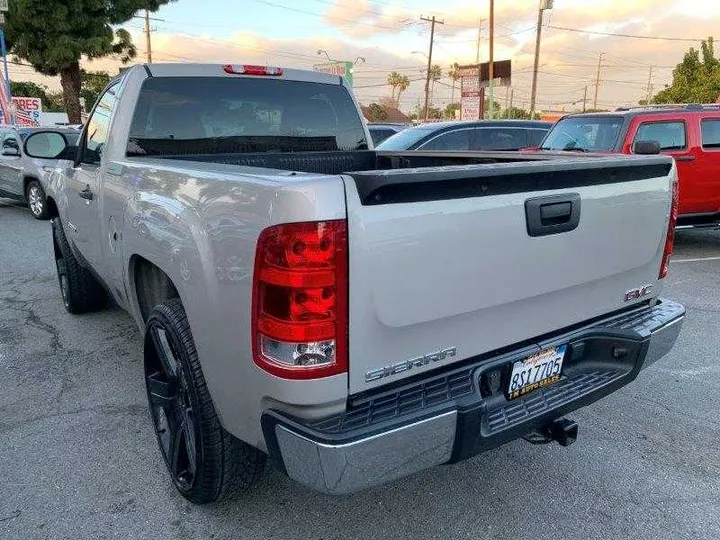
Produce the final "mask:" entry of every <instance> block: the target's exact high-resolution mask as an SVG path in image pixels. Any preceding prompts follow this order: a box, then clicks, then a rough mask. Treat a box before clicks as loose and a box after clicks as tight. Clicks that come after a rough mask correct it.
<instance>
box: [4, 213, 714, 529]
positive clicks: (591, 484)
mask: <svg viewBox="0 0 720 540" xmlns="http://www.w3.org/2000/svg"><path fill="white" fill-rule="evenodd" d="M713 258H714V259H713ZM719 279H720V231H715V230H684V231H679V232H678V235H677V245H676V251H675V255H674V261H673V263H672V266H671V275H670V277H669V278H668V280H667V285H666V290H665V293H664V294H665V295H667V296H669V297H671V298H673V299H675V300H678V301H680V302H682V303H684V304H685V305H686V307H687V309H688V316H687V319H686V322H685V327H684V330H683V333H682V334H681V337H680V340H679V342H678V344H677V345H676V348H675V349H674V351H673V352H672V353H671V354H670V355H669V356H667V357H666V358H664V359H663V360H661V361H660V362H659V363H658V364H656V365H655V366H654V367H653V369H651V370H649V371H647V372H645V373H643V374H641V376H640V377H639V378H638V380H636V381H635V382H634V383H633V384H632V385H630V386H629V387H626V388H624V389H622V390H621V391H619V392H617V393H615V394H613V395H611V396H609V397H608V398H606V399H604V400H602V401H601V402H599V403H596V404H594V405H592V406H590V407H588V408H586V409H583V410H581V411H579V412H577V413H575V414H573V415H572V416H571V417H572V418H573V419H574V420H576V421H577V422H578V423H579V424H580V438H579V440H578V442H577V443H576V444H575V445H573V446H571V447H569V448H567V449H564V448H561V447H559V446H557V445H548V446H531V445H529V444H527V443H525V442H522V441H521V442H514V443H511V444H509V445H506V446H504V447H502V448H499V449H496V450H494V451H492V452H490V453H487V454H484V455H482V456H479V457H476V458H474V459H472V460H469V461H467V462H464V463H461V464H456V465H452V466H447V467H439V468H435V469H433V470H430V471H427V472H424V473H420V474H417V475H415V476H412V477H409V478H406V479H404V480H401V481H399V482H395V483H393V484H390V485H387V486H383V487H379V488H376V489H372V490H369V491H366V492H363V493H360V494H357V495H354V496H347V497H341V498H332V497H326V496H322V495H317V494H315V493H312V492H310V491H307V490H305V489H304V488H302V487H300V486H298V485H296V484H294V483H293V482H292V481H291V480H289V479H287V478H285V477H284V476H282V475H281V474H279V473H277V472H275V471H273V470H271V469H268V471H267V474H266V476H265V479H264V481H263V482H262V483H261V484H260V485H259V486H257V487H256V488H254V489H253V490H252V491H251V492H250V493H249V494H247V495H246V496H245V497H244V498H242V499H240V500H237V501H234V502H231V503H224V504H220V505H214V506H209V507H197V506H193V505H191V504H190V503H188V502H186V501H185V500H184V499H183V498H182V497H181V496H180V495H179V494H177V493H176V491H175V489H174V488H173V487H172V485H171V483H170V480H169V479H168V477H167V475H166V473H165V469H164V465H163V464H162V460H161V457H160V453H159V451H158V449H157V447H156V442H155V439H154V435H153V432H152V428H151V425H150V420H149V417H148V413H147V408H146V401H145V396H144V387H143V380H142V375H141V371H142V369H141V342H140V334H139V331H138V330H137V327H136V326H135V324H134V322H133V321H132V320H131V319H130V317H129V316H128V315H126V314H125V313H124V312H122V311H120V310H117V309H115V310H110V311H106V312H103V313H99V314H93V315H87V316H79V317H73V316H70V315H68V314H66V313H65V311H64V309H63V307H62V303H61V299H60V293H59V290H58V286H57V282H56V277H55V269H54V263H53V260H52V246H51V243H50V225H49V222H39V221H36V220H34V219H32V217H31V216H30V214H29V212H28V211H27V210H26V209H25V208H23V207H21V206H19V205H18V204H15V203H12V202H10V201H7V200H3V199H0V538H2V539H5V540H11V539H13V540H14V539H22V540H28V539H35V538H38V539H46V538H48V539H55V538H58V539H65V538H67V539H73V540H77V539H85V538H92V539H95V538H121V539H123V540H130V539H147V538H157V539H165V538H177V539H203V540H206V539H225V538H228V539H230V538H233V539H235V538H236V539H245V538H248V539H250V538H252V539H256V538H257V539H261V538H278V539H280V538H302V539H305V538H307V539H313V540H320V539H335V538H363V539H370V538H372V539H379V538H393V539H394V540H401V539H405V538H408V539H410V538H412V539H419V538H443V539H444V538H452V539H455V538H472V539H485V538H502V539H506V538H513V539H542V538H553V539H556V538H585V539H594V538H602V539H606V538H609V539H614V538H632V539H641V538H648V539H653V540H658V539H666V538H667V539H681V538H688V539H705V538H707V539H717V538H720V420H719V419H718V418H719V417H718V411H719V410H720V388H719V384H718V381H719V380H720V359H719V358H718V350H720V287H718V281H719Z"/></svg>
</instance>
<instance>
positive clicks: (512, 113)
mask: <svg viewBox="0 0 720 540" xmlns="http://www.w3.org/2000/svg"><path fill="white" fill-rule="evenodd" d="M514 93H515V89H514V88H513V87H510V107H509V108H508V110H509V111H510V115H512V117H513V118H515V112H514V111H513V94H514Z"/></svg>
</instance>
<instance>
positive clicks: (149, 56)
mask: <svg viewBox="0 0 720 540" xmlns="http://www.w3.org/2000/svg"><path fill="white" fill-rule="evenodd" d="M145 48H146V49H147V52H146V53H145V54H146V55H147V63H148V64H152V46H151V45H150V12H149V11H148V10H147V9H146V10H145Z"/></svg>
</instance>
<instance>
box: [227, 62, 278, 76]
mask: <svg viewBox="0 0 720 540" xmlns="http://www.w3.org/2000/svg"><path fill="white" fill-rule="evenodd" d="M223 71H225V73H231V74H234V75H258V76H269V77H278V76H280V75H282V74H283V69H282V68H280V67H272V66H248V65H240V66H233V65H232V64H227V65H225V66H223Z"/></svg>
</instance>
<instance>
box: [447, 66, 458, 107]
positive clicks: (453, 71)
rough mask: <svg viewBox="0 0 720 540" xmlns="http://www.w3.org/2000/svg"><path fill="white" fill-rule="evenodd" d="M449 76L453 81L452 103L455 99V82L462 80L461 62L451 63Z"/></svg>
mask: <svg viewBox="0 0 720 540" xmlns="http://www.w3.org/2000/svg"><path fill="white" fill-rule="evenodd" d="M448 77H450V81H451V82H452V90H451V93H450V102H451V103H452V102H453V101H455V84H457V82H458V81H459V80H460V64H458V63H457V62H455V63H453V64H451V65H450V69H449V70H448Z"/></svg>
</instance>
